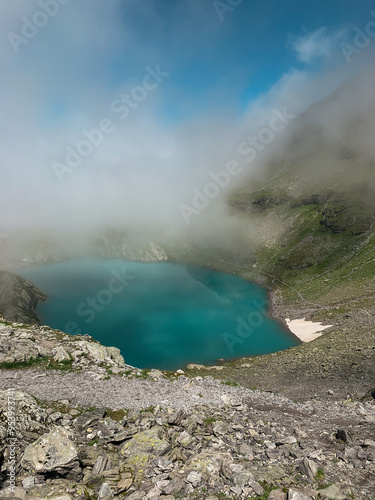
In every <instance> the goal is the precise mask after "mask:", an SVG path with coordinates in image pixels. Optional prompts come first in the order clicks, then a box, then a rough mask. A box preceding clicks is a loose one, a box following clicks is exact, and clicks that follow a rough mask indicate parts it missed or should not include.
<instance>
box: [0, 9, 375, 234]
mask: <svg viewBox="0 0 375 500" xmlns="http://www.w3.org/2000/svg"><path fill="white" fill-rule="evenodd" d="M216 1H217V0H216ZM60 2H61V3H60ZM230 2H232V3H237V4H239V5H237V6H236V7H233V8H231V9H228V11H225V12H224V13H223V15H222V16H221V17H220V15H219V14H218V12H217V8H219V9H220V6H219V7H217V8H215V1H212V0H175V1H172V0H169V1H167V0H158V1H156V0H70V1H69V0H7V1H3V2H1V3H0V66H1V70H2V72H1V78H0V92H1V96H2V103H1V106H0V170H1V179H2V185H3V187H4V190H5V191H6V193H7V194H6V196H3V197H2V199H1V200H0V215H1V218H0V229H1V225H2V224H3V225H4V224H5V225H8V226H9V225H12V224H19V223H20V222H22V223H25V224H32V221H35V220H37V221H40V223H41V224H42V223H45V224H47V225H48V224H50V225H59V224H65V225H69V222H70V221H71V220H72V218H73V219H74V220H80V221H81V223H82V224H86V223H87V221H88V220H89V219H90V215H89V213H90V210H91V213H92V217H93V218H96V219H98V218H99V219H100V218H102V219H103V221H104V222H105V221H108V220H109V219H111V218H113V207H112V204H111V203H109V202H107V198H106V197H104V196H103V189H106V192H107V193H109V195H108V196H109V199H111V200H115V201H116V206H117V207H119V209H118V212H117V213H119V214H121V217H124V219H126V217H127V216H129V217H133V216H134V212H136V213H137V215H139V217H140V218H141V217H144V219H145V220H149V219H150V218H152V217H153V216H154V215H155V214H156V215H155V216H156V217H159V218H167V217H169V216H170V215H171V214H172V215H173V216H177V218H178V217H179V214H178V210H176V206H178V203H179V201H181V200H184V199H188V198H189V196H190V197H191V189H192V188H193V187H195V186H199V185H201V184H202V182H204V179H205V177H207V173H208V172H209V171H211V170H212V171H215V170H218V169H220V168H223V164H224V165H225V162H226V161H229V160H231V159H233V158H234V157H235V155H236V154H237V153H236V152H237V147H238V144H239V141H240V140H241V138H242V137H243V136H244V134H246V133H249V131H251V130H254V129H257V128H259V127H261V126H262V123H265V122H267V120H268V119H269V115H270V113H271V111H272V109H274V108H278V109H283V107H288V109H289V110H291V111H292V112H294V113H296V114H298V113H301V112H303V111H304V110H306V109H307V108H308V107H309V106H310V105H311V104H312V103H314V102H317V101H319V100H321V99H322V98H324V97H325V96H327V95H329V94H330V93H331V92H332V91H333V90H334V89H335V88H337V87H338V86H339V85H340V84H341V83H342V82H343V81H345V80H346V79H348V78H351V77H353V76H354V75H356V74H357V73H358V71H359V70H360V65H359V64H357V62H356V61H357V60H358V61H360V60H361V61H363V60H364V59H366V57H368V56H369V55H372V53H373V45H374V44H375V41H374V40H371V43H370V45H369V48H366V50H363V51H362V52H363V54H361V55H360V56H358V57H357V56H356V58H355V59H356V60H355V61H354V62H353V63H352V64H347V62H346V60H345V58H344V56H343V54H342V51H341V50H340V43H342V41H344V40H347V41H350V40H351V39H352V38H353V29H355V28H356V27H358V28H361V29H362V28H363V27H364V26H365V25H366V23H368V22H369V21H371V20H374V19H375V18H374V16H372V15H371V14H370V11H371V10H374V9H375V5H374V2H373V1H372V2H371V1H369V0H361V1H360V2H354V1H353V0H336V1H333V0H325V1H320V0H314V1H311V2H301V1H298V0H288V1H287V2H285V1H281V0H262V1H260V0H259V1H251V0H243V2H240V1H239V0H236V1H234V0H222V4H221V5H223V4H230ZM46 4H48V5H50V6H51V5H52V6H53V5H54V6H55V7H52V9H55V11H56V9H57V11H56V12H55V14H54V15H50V16H47V20H46V23H45V25H43V26H42V27H40V28H38V29H37V30H36V34H35V35H33V36H31V37H29V38H28V39H25V37H23V42H22V43H21V42H19V38H18V39H17V37H21V36H23V35H22V33H23V30H24V26H25V22H26V23H35V19H37V20H38V19H39V20H40V19H42V23H43V15H44V14H43V12H44V10H43V7H42V6H45V5H46ZM56 6H57V7H56ZM50 8H51V7H50ZM41 11H42V14H40V12H41ZM38 13H39V14H38ZM38 15H39V18H38ZM41 15H42V18H41V17H40V16H41ZM35 16H36V17H35ZM12 37H13V38H12ZM14 37H16V39H17V40H18V42H15V41H14V40H15V38H14ZM12 40H13V41H12ZM365 62H366V61H365ZM361 64H362V67H365V65H364V64H363V62H362V63H361ZM157 67H159V68H160V69H161V71H162V72H164V73H168V76H167V77H165V78H163V80H162V82H159V84H158V85H157V86H156V88H154V89H153V90H150V91H148V92H147V95H146V97H145V98H144V99H142V102H140V103H139V105H138V104H137V105H136V106H135V108H134V109H131V110H130V112H129V113H128V116H127V117H126V119H124V120H122V119H120V118H119V117H120V114H119V113H117V114H116V113H115V112H114V110H113V103H114V102H116V100H118V99H121V96H122V95H127V94H128V93H131V92H132V91H134V89H135V88H136V87H137V86H139V85H140V84H142V81H143V80H144V78H146V77H147V74H148V71H149V70H147V69H146V68H153V69H154V70H155V68H157ZM116 109H118V106H117V108H116ZM128 111H129V110H128ZM105 118H108V119H110V120H112V122H113V130H114V131H113V132H111V133H110V134H108V135H106V136H105V140H104V141H103V143H101V144H100V146H98V147H95V148H94V149H93V151H92V153H90V155H89V156H88V157H87V158H86V157H85V158H83V160H82V162H81V163H80V164H79V167H77V168H75V169H74V172H72V173H71V175H66V178H65V177H64V182H62V183H61V182H59V181H60V180H61V179H59V178H58V176H56V175H55V174H56V172H55V170H54V169H53V164H54V162H59V163H61V164H63V163H64V162H65V161H66V156H67V150H68V149H67V148H73V149H74V148H76V147H77V144H79V143H80V141H82V139H83V138H84V137H83V135H82V134H83V130H92V129H94V128H96V127H98V124H99V123H100V122H101V120H103V119H105ZM30 186H32V188H33V189H32V190H30ZM14 192H17V193H18V206H15V205H16V203H15V201H14V196H13V193H14ZM36 198H37V199H38V200H39V201H38V203H37V204H36V203H35V199H36ZM20 199H22V203H21V204H20V202H19V200H20ZM67 200H69V204H67ZM98 200H99V201H98ZM124 200H127V203H125V201H124ZM47 205H48V206H49V210H46V209H45V207H46V206H47ZM85 207H89V209H86V208H85ZM129 207H130V208H129ZM133 207H138V208H139V209H137V210H134V209H133ZM67 212H68V213H69V214H70V215H69V216H67ZM72 214H73V215H72Z"/></svg>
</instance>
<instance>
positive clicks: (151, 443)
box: [121, 427, 170, 465]
mask: <svg viewBox="0 0 375 500" xmlns="http://www.w3.org/2000/svg"><path fill="white" fill-rule="evenodd" d="M169 446H170V445H169V442H168V441H166V440H165V439H162V438H161V437H160V430H159V429H158V428H157V427H153V428H152V429H148V430H146V431H143V432H138V433H137V434H135V436H134V437H133V438H132V439H130V441H128V442H126V443H125V444H124V446H122V448H121V454H122V455H124V456H127V457H128V459H127V462H128V463H134V464H135V465H137V464H145V463H146V462H147V460H148V459H149V458H150V457H152V456H160V455H163V454H164V453H166V452H167V451H168V449H169Z"/></svg>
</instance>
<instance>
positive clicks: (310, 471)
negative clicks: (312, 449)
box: [298, 458, 318, 480]
mask: <svg viewBox="0 0 375 500" xmlns="http://www.w3.org/2000/svg"><path fill="white" fill-rule="evenodd" d="M298 470H299V472H300V473H301V474H302V475H303V476H307V477H308V478H309V479H311V480H312V479H314V478H315V476H316V474H317V472H318V466H317V465H316V463H315V462H313V461H312V460H309V459H308V458H304V459H303V460H302V462H300V464H299V465H298Z"/></svg>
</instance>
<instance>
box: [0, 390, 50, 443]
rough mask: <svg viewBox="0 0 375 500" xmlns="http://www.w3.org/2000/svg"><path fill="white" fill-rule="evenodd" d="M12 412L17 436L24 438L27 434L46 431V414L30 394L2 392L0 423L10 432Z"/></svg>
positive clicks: (0, 397)
mask: <svg viewBox="0 0 375 500" xmlns="http://www.w3.org/2000/svg"><path fill="white" fill-rule="evenodd" d="M10 402H11V403H14V406H13V404H12V406H10ZM12 410H13V411H14V427H15V431H16V435H17V436H21V437H23V438H24V437H25V433H34V434H35V433H37V434H41V433H42V432H43V431H44V430H45V429H46V419H47V415H46V412H45V410H43V409H42V408H40V407H39V405H38V403H37V401H36V400H35V398H33V396H30V394H26V393H24V392H21V391H15V392H14V393H13V392H12V393H9V392H7V391H0V423H1V424H2V426H4V428H6V429H8V430H9V425H10V423H11V419H10V415H9V412H10V411H12ZM10 435H11V434H10Z"/></svg>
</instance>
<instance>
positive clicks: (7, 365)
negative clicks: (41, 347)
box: [0, 358, 45, 370]
mask: <svg viewBox="0 0 375 500" xmlns="http://www.w3.org/2000/svg"><path fill="white" fill-rule="evenodd" d="M44 363H45V358H30V359H29V360H28V361H15V362H7V361H4V362H3V363H1V364H0V368H4V369H6V370H22V369H24V368H34V367H38V366H41V365H43V364H44Z"/></svg>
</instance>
